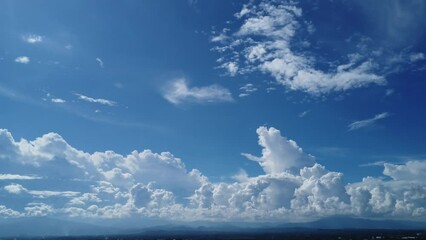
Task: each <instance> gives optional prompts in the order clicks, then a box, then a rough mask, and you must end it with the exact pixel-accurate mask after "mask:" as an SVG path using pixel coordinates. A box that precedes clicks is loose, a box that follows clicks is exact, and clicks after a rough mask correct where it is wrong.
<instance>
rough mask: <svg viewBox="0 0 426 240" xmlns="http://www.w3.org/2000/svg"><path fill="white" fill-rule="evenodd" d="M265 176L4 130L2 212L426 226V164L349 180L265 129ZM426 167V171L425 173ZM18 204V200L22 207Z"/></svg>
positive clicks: (389, 167) (390, 167)
mask: <svg viewBox="0 0 426 240" xmlns="http://www.w3.org/2000/svg"><path fill="white" fill-rule="evenodd" d="M257 134H258V135H259V144H260V145H261V146H262V148H263V149H262V156H260V157H256V156H253V155H251V154H244V155H245V156H247V157H248V158H249V159H250V160H254V161H257V162H259V164H260V166H261V167H262V168H263V170H264V174H262V175H259V176H254V177H251V176H248V175H247V174H246V173H245V172H244V171H242V172H240V173H239V174H238V176H236V177H235V179H236V181H235V182H231V183H225V182H211V181H210V180H209V179H208V178H207V177H206V176H204V175H203V174H202V173H201V172H200V171H199V170H197V169H193V170H190V171H189V170H187V169H186V167H185V164H184V163H183V162H182V161H181V159H179V158H177V157H175V156H173V155H172V154H171V153H168V152H163V153H153V152H152V151H150V150H144V151H142V152H138V151H133V152H132V153H130V154H128V155H127V156H123V155H120V154H117V153H115V152H113V151H106V152H95V153H92V154H90V153H86V152H83V151H81V150H78V149H75V148H73V147H72V146H70V145H69V144H68V143H67V142H66V141H65V140H64V139H63V138H62V137H61V136H60V135H58V134H55V133H48V134H46V135H43V136H42V137H40V138H37V139H35V140H33V141H28V140H25V139H21V140H19V141H16V140H15V139H14V138H13V137H12V134H11V133H10V132H9V131H7V130H0V153H1V154H0V167H1V168H0V169H1V171H2V172H1V173H0V174H1V176H3V178H1V179H0V184H1V188H0V194H1V195H2V196H3V198H4V199H3V201H2V203H1V204H0V216H1V217H3V218H17V217H28V216H56V217H60V216H66V217H74V218H95V219H97V218H99V219H104V218H120V219H126V218H135V217H141V218H142V217H143V218H151V217H152V218H156V219H158V218H160V219H164V220H176V221H196V220H207V221H280V222H282V221H308V220H313V219H318V218H322V217H327V216H335V215H347V216H359V217H368V218H377V219H380V218H386V219H389V218H394V219H415V220H419V221H424V220H426V209H425V206H426V198H425V196H426V184H425V182H426V181H425V180H426V174H425V172H426V171H424V170H425V169H426V161H409V162H407V163H405V164H403V165H394V164H390V163H386V164H384V171H383V175H384V176H385V177H387V179H388V180H384V179H386V178H383V177H377V178H376V177H366V178H364V179H363V180H362V181H361V182H356V183H350V184H346V185H345V184H344V182H343V173H340V172H332V171H329V170H327V169H326V167H324V166H322V165H320V164H319V163H316V162H315V159H314V157H313V156H311V155H309V154H306V153H304V152H303V150H302V148H300V147H299V146H298V145H297V143H296V142H295V141H293V140H290V139H287V138H286V137H283V136H282V135H281V133H280V131H279V130H277V129H275V128H272V127H271V128H266V127H259V128H258V129H257ZM422 169H423V171H422ZM17 198H19V199H20V200H19V201H14V200H15V199H17Z"/></svg>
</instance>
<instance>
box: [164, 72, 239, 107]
mask: <svg viewBox="0 0 426 240" xmlns="http://www.w3.org/2000/svg"><path fill="white" fill-rule="evenodd" d="M163 97H164V98H165V99H166V100H167V101H169V102H171V103H173V104H176V105H178V104H182V103H185V102H196V103H206V102H208V103H213V102H232V101H233V98H232V94H231V92H230V91H229V90H228V89H226V88H224V87H222V86H219V85H209V86H203V87H190V86H189V85H188V82H187V81H186V79H184V78H180V79H177V80H174V81H172V82H170V83H169V84H168V85H167V86H166V87H165V88H164V90H163Z"/></svg>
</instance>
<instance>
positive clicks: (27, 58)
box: [15, 56, 31, 64]
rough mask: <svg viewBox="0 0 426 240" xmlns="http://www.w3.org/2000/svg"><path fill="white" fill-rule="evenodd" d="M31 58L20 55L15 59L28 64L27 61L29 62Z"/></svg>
mask: <svg viewBox="0 0 426 240" xmlns="http://www.w3.org/2000/svg"><path fill="white" fill-rule="evenodd" d="M30 61H31V60H30V58H29V57H27V56H20V57H17V58H16V59H15V62H17V63H22V64H27V63H29V62H30Z"/></svg>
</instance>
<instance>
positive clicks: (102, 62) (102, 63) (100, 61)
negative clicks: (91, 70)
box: [96, 58, 104, 68]
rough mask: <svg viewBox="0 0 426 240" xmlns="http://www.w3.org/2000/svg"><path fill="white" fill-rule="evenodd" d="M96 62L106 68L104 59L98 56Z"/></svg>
mask: <svg viewBox="0 0 426 240" xmlns="http://www.w3.org/2000/svg"><path fill="white" fill-rule="evenodd" d="M96 62H98V64H99V67H101V68H104V61H102V59H100V58H96Z"/></svg>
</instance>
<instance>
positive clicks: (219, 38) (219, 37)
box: [210, 33, 228, 42]
mask: <svg viewBox="0 0 426 240" xmlns="http://www.w3.org/2000/svg"><path fill="white" fill-rule="evenodd" d="M227 38H228V37H227V36H226V35H225V34H224V33H221V34H219V35H217V36H214V37H212V38H211V40H210V41H212V42H222V41H224V40H226V39H227Z"/></svg>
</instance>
